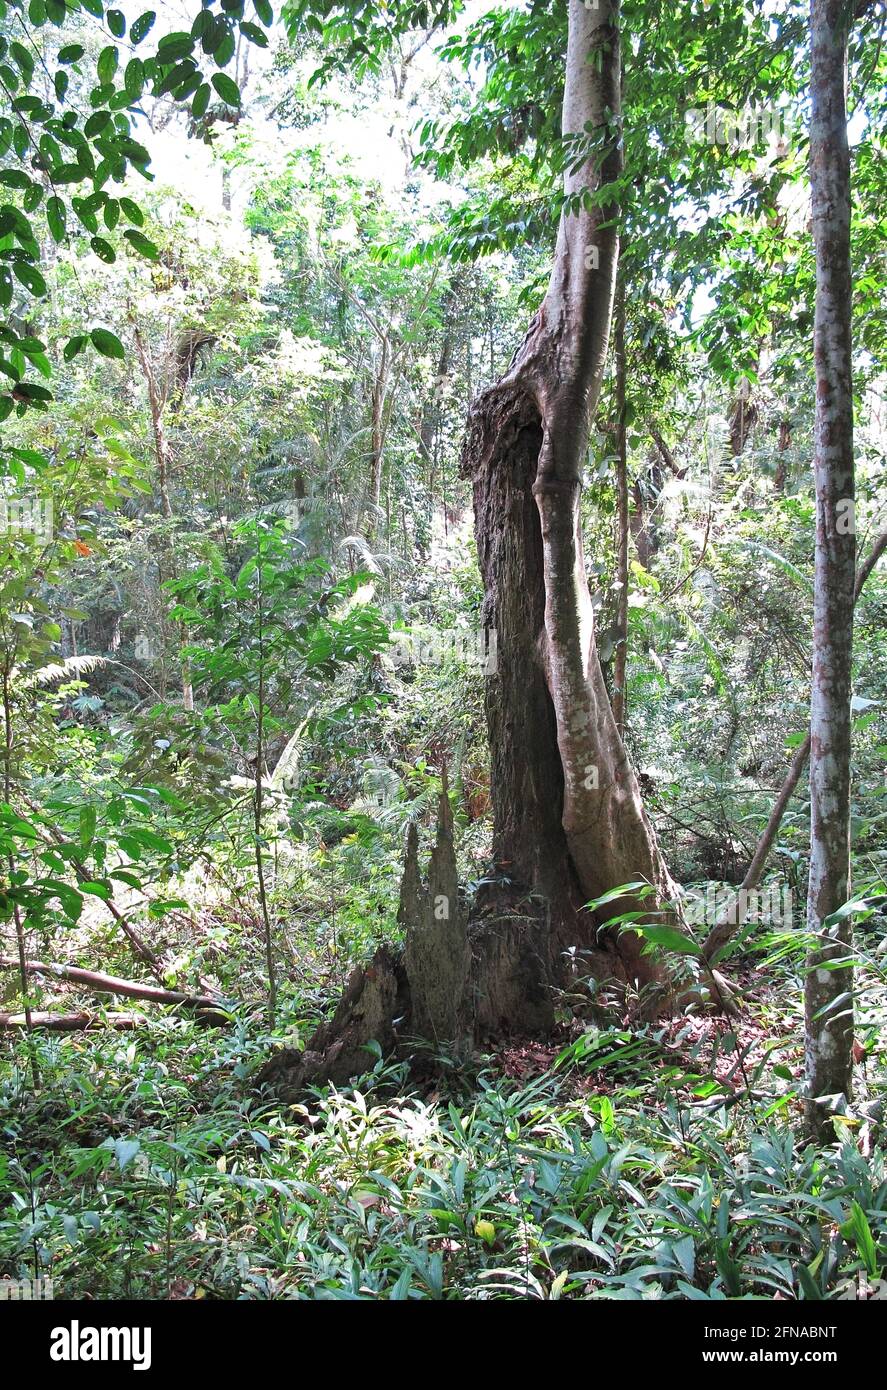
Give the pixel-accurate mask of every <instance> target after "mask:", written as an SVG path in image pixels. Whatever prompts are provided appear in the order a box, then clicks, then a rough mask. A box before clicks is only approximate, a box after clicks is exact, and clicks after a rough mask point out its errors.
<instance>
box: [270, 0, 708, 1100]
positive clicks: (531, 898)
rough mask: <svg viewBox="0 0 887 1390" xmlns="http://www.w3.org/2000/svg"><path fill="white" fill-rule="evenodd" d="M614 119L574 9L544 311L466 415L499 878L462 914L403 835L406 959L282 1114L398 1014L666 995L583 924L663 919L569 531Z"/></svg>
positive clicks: (419, 1016) (301, 1077) (497, 1017)
mask: <svg viewBox="0 0 887 1390" xmlns="http://www.w3.org/2000/svg"><path fill="white" fill-rule="evenodd" d="M619 98H620V54H619V29H618V6H617V5H616V4H614V3H610V2H609V0H601V4H600V8H596V9H592V8H586V6H585V5H584V3H583V0H570V3H569V39H568V47H567V59H566V87H565V95H564V115H563V130H564V134H565V135H566V136H570V135H573V136H574V137H575V139H576V140H577V142H579V143H580V144H584V142H585V141H586V140H588V139H589V135H590V138H591V141H592V142H593V143H594V145H595V150H594V152H593V153H592V154H589V155H588V157H587V158H585V159H584V160H583V161H582V163H581V165H580V166H579V167H578V168H568V172H567V174H566V176H565V192H566V195H567V200H568V201H567V205H566V207H565V208H564V212H563V214H562V217H561V224H560V229H559V233H558V240H557V249H556V253H555V263H554V268H553V271H552V276H551V282H550V285H549V289H548V293H547V295H546V298H545V300H544V302H543V304H542V307H541V309H540V310H539V312H538V313H537V314H536V316H535V318H534V319H533V321H532V323H531V324H530V328H529V331H528V332H527V334H526V336H525V338H524V340H523V343H522V344H521V346H520V347H519V349H518V351H517V352H516V354H515V356H514V358H513V360H512V363H511V365H510V367H509V369H508V371H507V372H506V373H505V375H504V376H503V377H502V378H501V379H500V380H499V381H498V382H497V383H496V384H495V385H494V386H492V387H491V388H490V389H489V390H487V391H485V392H484V393H483V394H482V395H481V396H479V397H478V399H477V400H476V401H475V402H474V403H473V405H472V407H471V410H470V413H469V418H468V426H467V430H466V436H465V442H464V444H463V452H462V472H463V476H466V477H468V478H470V479H471V481H472V484H473V489H474V515H475V532H476V538H477V547H478V558H479V562H480V569H481V574H482V577H483V582H484V606H483V613H482V621H483V624H484V626H485V627H486V628H489V629H492V630H494V631H495V633H496V638H497V670H496V672H495V674H493V675H490V676H488V678H487V680H486V695H485V703H486V715H487V726H488V733H489V743H490V759H491V798H492V805H493V858H494V864H495V871H494V872H491V873H489V874H487V875H486V876H485V882H484V884H483V885H482V887H481V888H480V889H479V891H478V893H477V895H476V898H475V901H474V903H473V905H472V907H471V910H470V913H469V912H468V911H467V910H466V907H465V905H464V904H463V900H462V897H461V895H460V894H459V890H458V885H457V882H456V861H455V853H454V850H453V845H452V821H451V814H450V809H449V801H448V799H447V796H446V793H444V796H443V797H442V799H441V809H440V818H439V826H438V839H437V846H436V848H435V851H434V854H433V855H432V860H431V865H430V869H429V875H428V883H427V885H424V884H423V883H422V881H421V877H420V875H419V870H418V863H417V855H416V850H417V843H416V837H415V832H413V833H412V835H411V839H410V845H409V848H408V855H407V870H406V874H405V878H404V885H403V890H402V895H401V922H402V924H403V925H404V927H405V928H406V938H407V945H406V950H405V951H404V953H403V956H402V957H397V956H395V955H394V954H393V953H392V951H391V950H390V948H388V947H383V948H382V949H381V950H380V951H379V952H377V954H376V956H375V957H374V959H373V961H372V962H371V964H370V965H369V966H368V967H366V968H364V969H360V970H357V971H355V972H354V974H353V975H352V977H351V979H350V981H349V983H348V986H347V988H346V991H345V994H344V995H343V998H342V1000H341V1002H340V1004H339V1007H338V1009H337V1011H336V1015H335V1016H334V1018H333V1020H332V1022H331V1023H329V1024H325V1025H323V1027H322V1028H321V1029H319V1030H318V1033H317V1035H316V1036H315V1038H314V1039H312V1041H311V1042H310V1043H309V1045H308V1048H307V1050H306V1052H305V1053H304V1054H291V1053H290V1054H288V1053H285V1052H284V1053H281V1054H278V1055H277V1056H276V1057H274V1058H272V1059H271V1061H270V1062H269V1063H268V1064H267V1066H266V1067H265V1068H264V1069H263V1071H262V1073H261V1074H260V1077H259V1079H260V1081H263V1082H269V1083H271V1084H273V1085H274V1086H275V1089H277V1090H278V1091H279V1092H281V1093H282V1094H284V1095H286V1094H293V1093H295V1092H297V1091H298V1089H299V1087H300V1086H301V1085H303V1084H304V1083H305V1082H306V1081H307V1080H315V1081H317V1080H326V1079H332V1080H339V1079H344V1078H345V1077H347V1076H348V1075H349V1074H352V1073H353V1072H354V1071H355V1070H360V1069H362V1068H364V1067H365V1066H366V1063H367V1056H366V1052H365V1045H366V1043H367V1042H368V1041H369V1040H370V1039H375V1041H376V1042H378V1043H379V1044H380V1046H382V1047H383V1048H385V1047H387V1046H390V1045H391V1044H392V1043H393V1042H394V1041H395V1040H396V1037H397V1031H398V1030H396V1029H395V1028H394V1025H393V1024H392V1022H391V1020H392V1018H393V1017H394V1015H395V1013H396V1014H397V1016H398V1017H399V1018H400V1019H401V1020H402V1022H401V1025H400V1034H401V1036H403V1035H404V1034H409V1033H413V1034H419V1035H421V1036H424V1037H427V1038H433V1039H436V1040H437V1041H438V1042H442V1041H444V1040H445V1041H447V1042H449V1043H456V1044H457V1045H458V1046H461V1045H462V1044H463V1043H464V1041H465V1040H466V1038H469V1039H473V1038H476V1037H483V1036H489V1035H490V1034H497V1033H498V1034H501V1033H503V1032H509V1031H511V1032H523V1033H529V1032H541V1031H544V1030H547V1029H549V1028H551V1026H552V1024H553V1022H554V992H555V989H556V988H557V987H558V985H563V984H564V982H565V980H566V979H567V978H568V976H569V966H568V962H569V961H571V960H581V971H582V974H584V975H588V974H591V975H594V976H595V977H596V978H598V979H606V978H610V979H613V978H616V979H618V980H619V981H621V982H622V983H623V984H625V983H629V984H630V985H632V986H634V985H645V986H652V987H654V988H653V989H652V990H651V999H650V1002H651V1005H652V1001H653V998H654V997H656V992H657V988H658V989H659V990H662V989H663V988H664V987H665V981H664V979H663V971H662V968H661V965H660V964H659V963H658V962H657V961H656V960H655V959H654V958H653V957H652V956H651V955H649V954H647V953H643V952H642V941H641V939H640V938H639V937H638V936H637V935H636V934H635V933H633V932H628V933H625V934H623V935H621V936H620V935H618V934H617V933H615V932H610V933H605V934H601V933H599V932H598V930H597V924H598V922H600V920H601V918H606V917H612V916H613V915H615V914H616V913H620V914H622V913H625V912H631V911H639V912H640V913H642V914H643V916H645V917H647V918H648V919H649V918H650V917H651V916H653V918H654V920H657V921H659V922H662V921H663V919H665V920H672V921H674V920H676V919H677V920H680V919H679V915H678V909H677V907H676V905H675V904H676V899H677V888H676V886H675V885H674V883H673V882H672V880H671V878H670V876H669V874H668V870H667V869H666V867H665V864H664V861H663V859H662V857H661V855H660V853H659V849H658V846H657V843H656V839H655V836H654V833H653V829H652V827H651V825H650V823H649V821H648V819H647V817H646V814H645V812H644V808H643V805H642V802H641V796H640V790H639V787H638V782H637V778H636V777H635V773H634V770H633V769H632V767H631V765H630V763H629V761H628V758H627V756H626V753H625V749H624V747H623V745H622V740H621V738H620V737H619V732H618V729H617V727H616V722H615V720H614V718H613V713H612V711H611V708H610V701H609V698H608V694H607V690H606V686H605V684H604V678H603V674H602V672H601V668H600V663H599V661H598V656H597V649H596V645H595V635H594V615H593V610H592V605H591V597H590V594H589V589H588V582H587V578H586V571H585V561H584V557H583V551H582V538H581V532H580V522H579V502H580V494H581V486H582V472H583V467H584V464H585V459H586V452H587V445H588V433H589V427H590V422H591V415H592V412H593V410H594V406H595V404H596V402H597V398H598V394H599V391H600V386H601V381H602V378H603V372H604V365H605V361H606V352H607V340H608V336H609V331H610V318H611V312H612V305H613V289H614V283H615V275H616V262H617V255H618V238H617V232H616V229H615V218H616V214H617V209H616V208H615V207H614V206H613V205H612V203H609V202H607V201H606V200H605V201H603V202H601V203H597V202H596V201H595V200H594V198H593V197H591V198H588V201H587V202H586V201H584V200H583V195H588V194H591V195H594V194H596V193H597V192H598V190H599V189H601V188H602V187H605V186H606V185H607V184H609V183H611V182H612V181H613V180H614V179H616V178H617V177H618V175H619V173H620V170H621V145H620V129H619V109H620V105H619ZM579 154H581V149H580V150H579V151H578V153H577V155H576V156H575V157H574V158H573V160H572V163H573V164H575V163H576V158H577V157H579ZM589 204H590V205H589ZM638 881H643V882H644V883H646V884H648V885H650V886H651V887H652V896H651V897H648V896H644V895H637V894H633V893H627V894H624V895H622V896H621V897H620V898H619V899H618V900H617V901H615V902H612V903H611V904H610V905H609V906H608V908H607V910H606V912H604V913H602V914H600V916H599V917H598V918H597V919H595V918H594V917H592V915H591V914H590V913H587V912H583V910H582V909H583V906H584V904H586V903H588V901H589V900H590V899H592V898H596V897H599V896H601V895H602V894H604V893H607V892H610V891H611V890H612V889H614V888H616V887H619V886H621V885H622V884H628V883H636V882H638ZM577 951H581V952H582V953H583V954H582V956H581V957H578V958H577V956H576V952H577ZM667 987H668V989H669V990H672V989H673V984H672V983H671V982H670V983H669V984H668V986H667ZM659 999H660V1000H661V994H660V995H659ZM349 1068H350V1073H349Z"/></svg>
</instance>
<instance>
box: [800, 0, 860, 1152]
mask: <svg viewBox="0 0 887 1390" xmlns="http://www.w3.org/2000/svg"><path fill="white" fill-rule="evenodd" d="M848 23H849V11H848V10H847V7H846V5H843V4H841V2H840V0H811V8H810V45H811V60H812V81H811V117H810V183H811V192H812V203H813V237H814V243H815V250H816V312H815V323H814V358H815V368H816V421H815V432H814V472H815V480H816V574H815V584H814V602H813V678H812V688H811V702H810V738H811V752H810V820H811V825H810V885H809V894H808V901H807V926H808V930H809V931H810V932H811V933H813V934H815V935H816V936H817V937H818V938H819V941H818V945H817V949H815V950H814V951H812V952H811V954H810V956H809V958H808V962H807V964H808V973H807V982H806V990H805V1018H806V1034H805V1053H806V1083H807V1107H806V1109H807V1122H808V1126H809V1129H810V1131H811V1132H812V1134H813V1135H814V1136H815V1137H817V1138H831V1137H832V1135H831V1123H830V1111H831V1109H832V1108H833V1107H834V1105H835V1104H837V1103H840V1100H841V1098H844V1099H846V1098H849V1096H850V1087H851V1076H852V1043H853V1008H852V1002H851V1001H850V999H849V998H848V991H849V990H850V989H851V988H852V970H851V967H850V966H849V964H844V965H841V966H839V967H838V968H835V964H834V962H835V961H839V960H843V961H847V960H848V959H849V955H850V947H851V923H850V919H849V918H845V919H844V921H843V922H840V923H837V924H835V925H827V921H828V918H829V917H830V916H831V914H832V913H834V912H835V911H836V910H837V909H838V908H839V907H841V906H842V904H843V903H845V902H846V901H847V899H848V897H849V893H850V744H851V729H850V680H851V670H850V668H851V660H852V655H853V597H854V580H855V562H856V536H855V526H854V524H853V515H854V512H853V505H854V504H853V497H854V477H853V391H852V381H851V293H852V284H851V274H850V156H849V149H848V144H847V112H846V105H845V82H846V75H847V25H848ZM835 1098H837V1100H836V1099H835Z"/></svg>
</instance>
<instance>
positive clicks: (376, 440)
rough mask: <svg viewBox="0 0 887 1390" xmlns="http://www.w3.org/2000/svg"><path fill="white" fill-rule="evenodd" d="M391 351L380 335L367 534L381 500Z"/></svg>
mask: <svg viewBox="0 0 887 1390" xmlns="http://www.w3.org/2000/svg"><path fill="white" fill-rule="evenodd" d="M390 360H391V349H390V344H389V341H388V336H387V334H382V336H381V338H380V342H379V361H378V364H377V366H376V371H375V375H374V377H373V391H372V400H371V406H370V435H371V444H370V449H371V454H370V504H371V508H372V514H371V516H370V523H369V532H370V535H373V534H374V533H375V530H376V527H377V524H378V519H379V505H380V502H381V498H382V460H383V454H384V450H385V398H386V392H387V389H388V371H389V366H390Z"/></svg>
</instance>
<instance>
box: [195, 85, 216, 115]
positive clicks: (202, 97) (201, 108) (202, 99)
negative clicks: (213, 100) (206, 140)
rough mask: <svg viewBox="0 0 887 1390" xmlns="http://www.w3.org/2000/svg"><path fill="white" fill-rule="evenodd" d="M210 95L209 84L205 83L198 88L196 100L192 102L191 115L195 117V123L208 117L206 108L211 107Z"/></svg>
mask: <svg viewBox="0 0 887 1390" xmlns="http://www.w3.org/2000/svg"><path fill="white" fill-rule="evenodd" d="M210 95H211V92H210V87H209V84H208V83H207V82H204V83H203V84H202V85H201V86H200V87H198V89H197V91H196V92H195V93H194V100H193V101H192V102H191V115H192V116H193V117H194V119H195V121H199V120H200V119H201V118H202V117H203V116H205V115H206V108H207V107H208V106H209V99H210Z"/></svg>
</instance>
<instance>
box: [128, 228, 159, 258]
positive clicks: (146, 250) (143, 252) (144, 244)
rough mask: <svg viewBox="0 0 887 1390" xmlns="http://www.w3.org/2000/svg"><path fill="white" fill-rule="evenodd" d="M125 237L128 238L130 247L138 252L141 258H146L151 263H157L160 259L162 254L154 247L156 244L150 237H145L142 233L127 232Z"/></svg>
mask: <svg viewBox="0 0 887 1390" xmlns="http://www.w3.org/2000/svg"><path fill="white" fill-rule="evenodd" d="M123 235H124V236H125V237H126V240H127V241H128V242H129V244H130V246H132V247H134V248H135V250H136V251H138V253H139V255H140V256H144V257H145V258H146V259H147V260H149V261H157V260H159V259H160V252H159V250H158V249H157V247H156V246H155V245H154V242H153V241H150V240H149V239H148V237H146V236H144V235H143V234H142V233H141V232H132V231H126V232H124V233H123Z"/></svg>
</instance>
